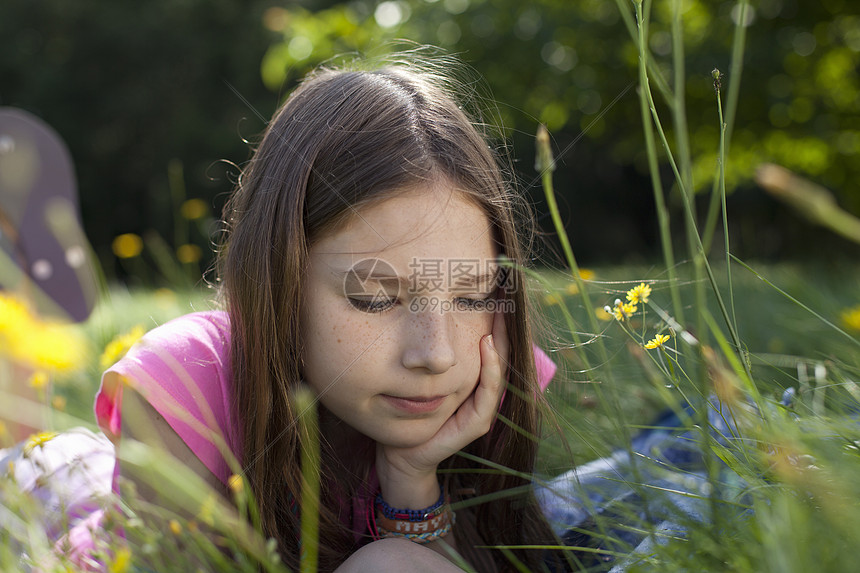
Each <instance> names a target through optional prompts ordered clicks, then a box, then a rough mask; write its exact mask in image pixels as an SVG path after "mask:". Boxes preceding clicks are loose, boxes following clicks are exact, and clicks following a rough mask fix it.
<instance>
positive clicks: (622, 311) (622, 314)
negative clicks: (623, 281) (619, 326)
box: [603, 299, 636, 322]
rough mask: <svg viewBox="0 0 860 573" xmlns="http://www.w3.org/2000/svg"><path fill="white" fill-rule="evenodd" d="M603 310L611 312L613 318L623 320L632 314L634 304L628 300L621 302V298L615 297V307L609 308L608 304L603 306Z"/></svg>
mask: <svg viewBox="0 0 860 573" xmlns="http://www.w3.org/2000/svg"><path fill="white" fill-rule="evenodd" d="M603 310H604V311H605V312H606V313H607V314H611V315H612V316H614V317H615V320H617V321H618V322H624V320H626V319H628V318H630V317H631V316H633V313H635V312H636V305H635V304H633V303H630V302H621V299H615V307H614V308H611V307H609V305H607V306H605V307H603Z"/></svg>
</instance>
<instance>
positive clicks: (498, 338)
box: [493, 310, 511, 378]
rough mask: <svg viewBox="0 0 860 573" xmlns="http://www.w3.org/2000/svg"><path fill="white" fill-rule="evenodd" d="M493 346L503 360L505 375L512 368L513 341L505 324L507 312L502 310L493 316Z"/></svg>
mask: <svg viewBox="0 0 860 573" xmlns="http://www.w3.org/2000/svg"><path fill="white" fill-rule="evenodd" d="M493 346H494V348H495V350H496V353H497V354H498V356H499V360H500V361H501V367H502V374H503V375H505V374H507V372H508V369H509V368H510V364H509V360H510V352H511V342H510V339H509V338H508V327H507V326H506V325H505V313H504V312H502V311H501V310H497V311H496V312H495V314H494V316H493ZM505 378H507V376H505Z"/></svg>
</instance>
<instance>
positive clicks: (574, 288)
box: [564, 283, 579, 295]
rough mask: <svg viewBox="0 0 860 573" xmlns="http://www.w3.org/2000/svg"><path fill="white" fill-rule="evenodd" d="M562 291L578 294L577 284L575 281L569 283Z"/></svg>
mask: <svg viewBox="0 0 860 573" xmlns="http://www.w3.org/2000/svg"><path fill="white" fill-rule="evenodd" d="M564 292H566V293H567V294H571V295H573V294H579V285H577V284H576V283H570V284H568V285H567V287H566V288H565V289H564Z"/></svg>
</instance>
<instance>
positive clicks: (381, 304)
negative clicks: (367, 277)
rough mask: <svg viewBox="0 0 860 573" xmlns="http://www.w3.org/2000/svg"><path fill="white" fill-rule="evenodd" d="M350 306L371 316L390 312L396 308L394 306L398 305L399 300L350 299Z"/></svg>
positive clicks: (379, 298) (378, 298)
mask: <svg viewBox="0 0 860 573" xmlns="http://www.w3.org/2000/svg"><path fill="white" fill-rule="evenodd" d="M347 300H349V304H351V305H352V306H353V308H355V309H356V310H360V311H362V312H367V313H370V314H378V313H380V312H385V311H386V310H390V309H392V308H394V305H395V304H396V303H397V299H394V298H387V297H386V298H381V297H377V298H369V299H364V298H348V299H347Z"/></svg>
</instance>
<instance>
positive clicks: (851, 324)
mask: <svg viewBox="0 0 860 573" xmlns="http://www.w3.org/2000/svg"><path fill="white" fill-rule="evenodd" d="M842 324H844V325H845V328H848V329H850V330H857V331H860V305H857V306H855V307H853V308H849V309H846V310H844V311H842Z"/></svg>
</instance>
